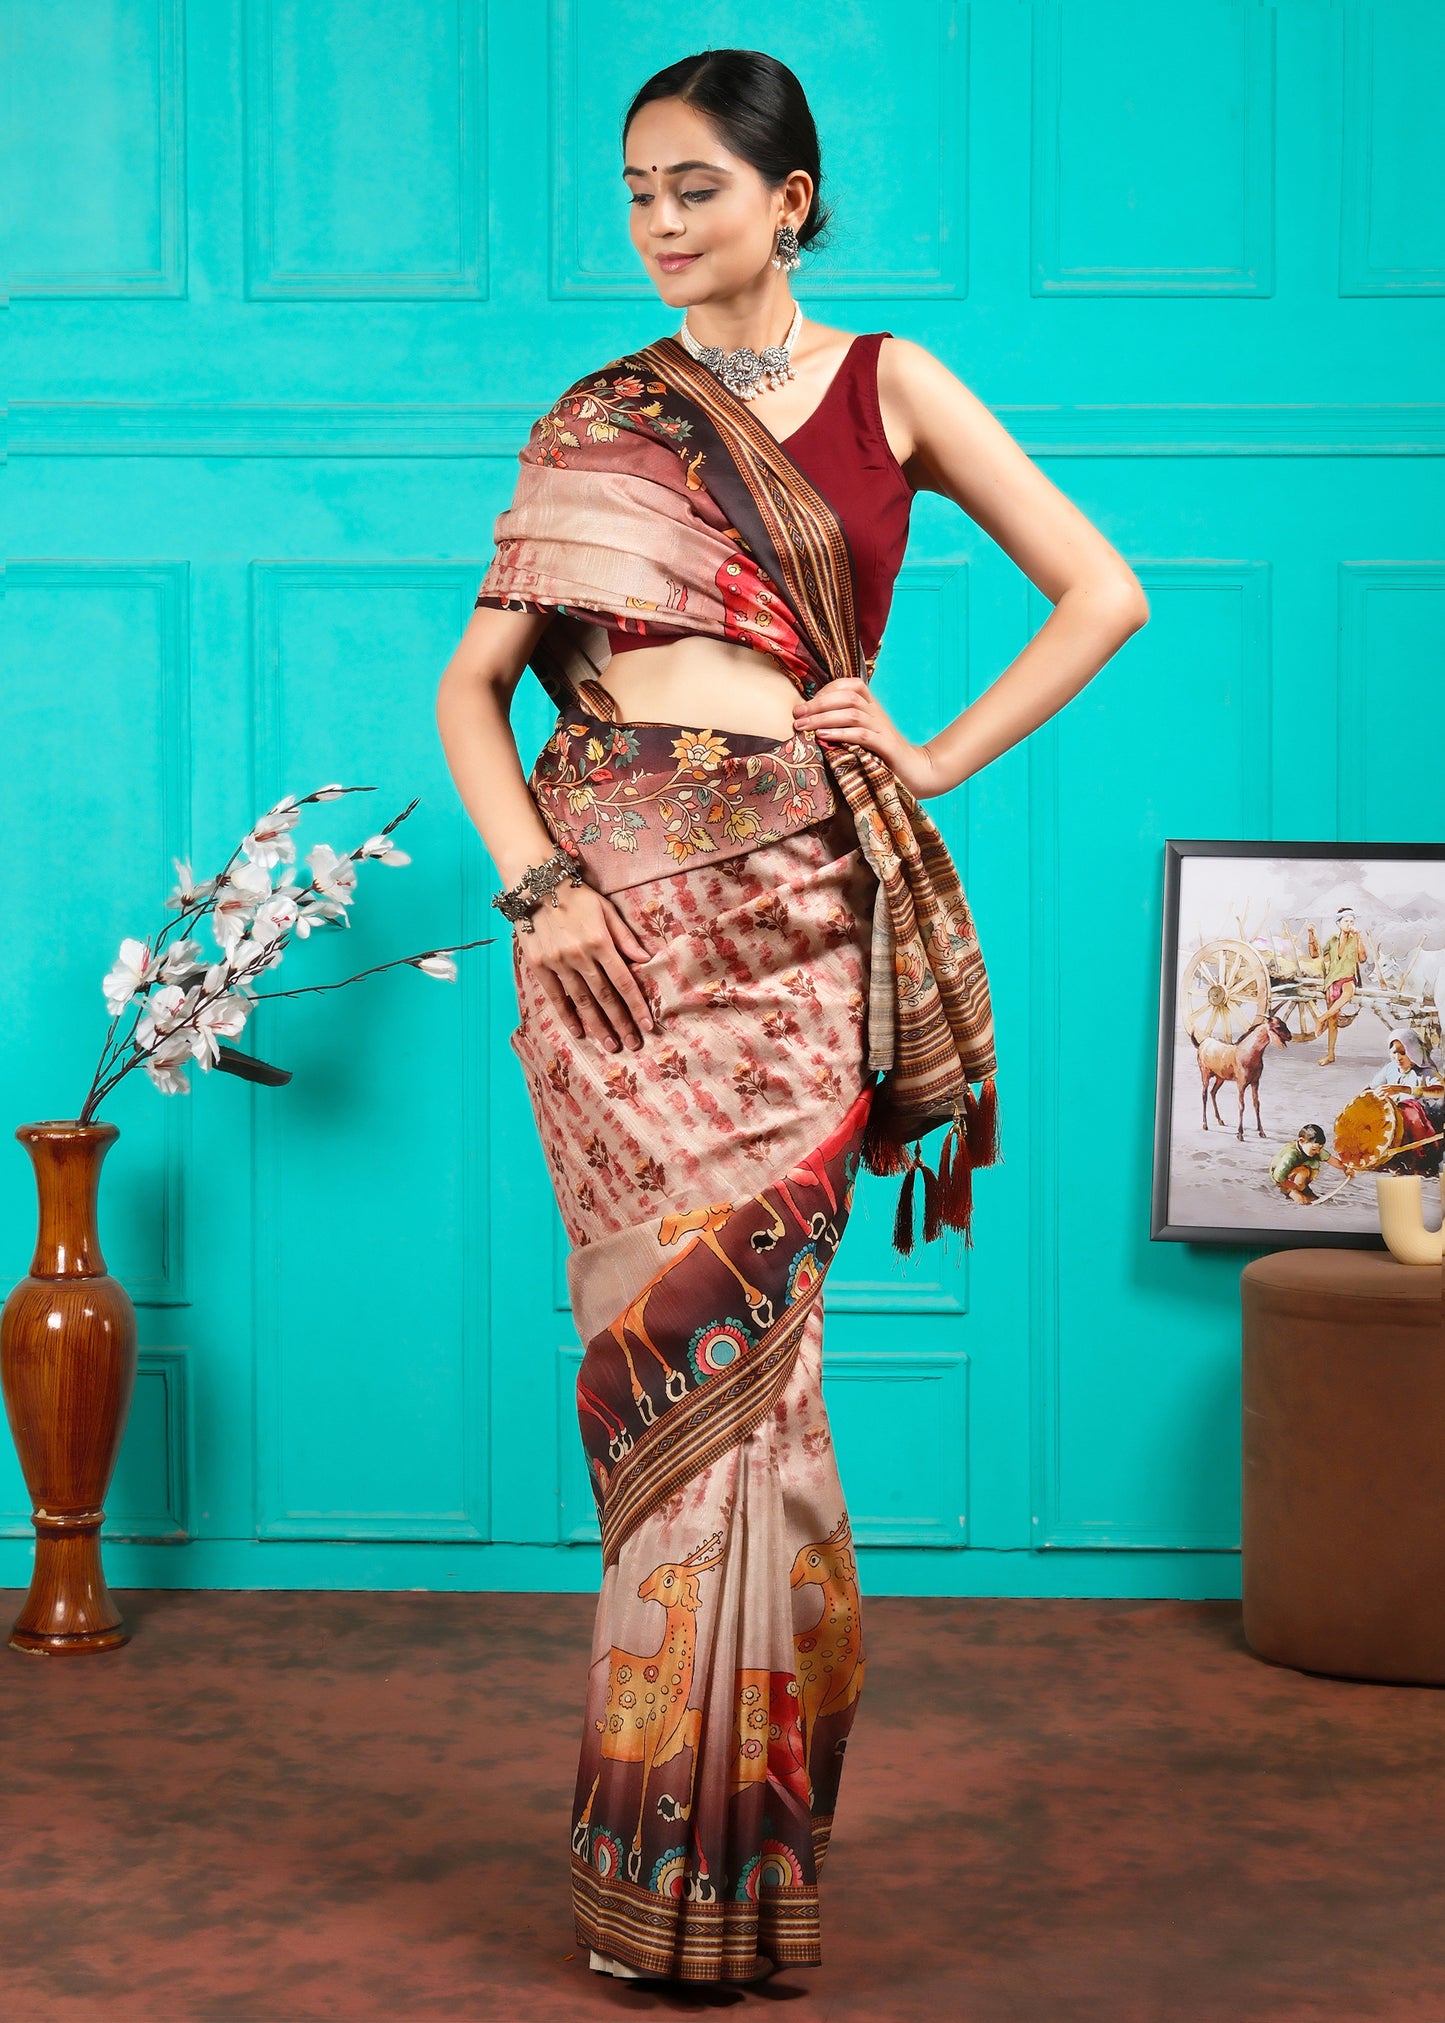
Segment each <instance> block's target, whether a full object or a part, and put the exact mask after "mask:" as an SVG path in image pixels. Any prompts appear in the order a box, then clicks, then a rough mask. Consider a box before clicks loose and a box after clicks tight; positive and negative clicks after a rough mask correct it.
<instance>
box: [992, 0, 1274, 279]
mask: <svg viewBox="0 0 1445 2023" xmlns="http://www.w3.org/2000/svg"><path fill="white" fill-rule="evenodd" d="M1117 11H1119V10H1117V9H1110V10H1107V12H1106V11H1104V10H1101V9H1100V8H1098V7H1097V6H1094V7H1085V8H1078V7H1071V6H1068V5H1067V4H1066V0H1033V10H1032V20H1033V79H1032V133H1033V162H1032V173H1031V179H1030V181H1031V212H1032V219H1031V232H1030V236H1031V239H1032V247H1033V254H1032V262H1031V265H1032V277H1033V279H1032V287H1033V293H1034V294H1035V295H1201V296H1215V295H1253V296H1267V295H1271V294H1273V292H1274V25H1275V22H1274V6H1273V4H1272V0H1248V4H1245V5H1244V6H1242V7H1235V8H1232V9H1230V10H1228V12H1229V18H1230V19H1231V21H1232V22H1237V24H1238V33H1239V36H1240V44H1239V59H1240V69H1239V76H1238V81H1237V107H1238V110H1237V118H1238V124H1239V144H1240V150H1241V153H1240V159H1239V182H1238V188H1237V191H1236V192H1234V193H1231V192H1229V191H1224V192H1221V193H1220V195H1219V198H1218V201H1219V202H1220V203H1223V202H1224V201H1226V200H1227V198H1228V197H1229V196H1230V195H1231V194H1233V195H1234V198H1235V201H1236V203H1237V207H1238V208H1237V213H1236V218H1235V222H1236V224H1237V228H1238V244H1239V257H1238V259H1237V260H1235V261H1232V262H1228V261H1209V260H1204V259H1192V260H1191V259H1190V258H1189V257H1188V254H1187V252H1186V251H1185V250H1183V249H1182V248H1181V252H1180V257H1179V258H1178V260H1177V261H1168V260H1159V261H1152V262H1149V263H1147V264H1145V263H1134V262H1131V261H1129V260H1128V259H1125V258H1120V259H1119V260H1117V261H1112V260H1099V259H1089V258H1086V257H1084V256H1083V255H1082V254H1079V253H1074V252H1073V251H1072V250H1071V247H1070V244H1069V240H1068V232H1067V227H1066V223H1065V219H1066V192H1067V198H1068V204H1070V205H1072V207H1073V209H1074V210H1075V211H1076V212H1077V210H1078V209H1079V207H1080V206H1081V204H1082V203H1083V202H1084V201H1085V200H1086V199H1087V196H1088V193H1089V192H1088V184H1087V176H1088V172H1089V169H1090V166H1091V164H1090V161H1089V157H1088V154H1087V152H1072V151H1069V149H1068V148H1067V143H1066V105H1065V89H1066V86H1069V85H1074V86H1075V87H1076V88H1077V89H1079V90H1080V92H1081V93H1082V94H1084V95H1085V96H1087V95H1088V93H1089V91H1090V88H1091V86H1090V79H1089V77H1088V76H1087V75H1079V74H1076V72H1075V71H1074V69H1072V68H1071V65H1070V62H1069V60H1068V59H1067V58H1066V55H1065V50H1064V34H1065V21H1066V18H1067V17H1073V18H1074V19H1075V20H1077V21H1079V22H1080V23H1083V24H1087V33H1088V35H1089V36H1090V38H1091V39H1094V40H1105V39H1107V38H1109V37H1110V36H1111V35H1112V37H1113V39H1114V42H1115V44H1116V46H1119V45H1120V42H1121V38H1122V39H1123V41H1124V42H1125V43H1127V42H1128V41H1129V40H1131V39H1132V35H1131V30H1130V26H1129V24H1130V23H1131V22H1133V21H1134V20H1135V19H1136V17H1135V16H1133V15H1132V14H1131V13H1130V12H1129V10H1123V12H1124V19H1123V20H1121V21H1118V22H1111V21H1110V20H1109V19H1108V13H1111V12H1117ZM1195 11H1197V10H1195ZM1223 11H1224V10H1220V12H1221V13H1222V12H1223ZM1143 18H1145V10H1140V12H1139V15H1138V17H1137V19H1139V20H1142V19H1143ZM1151 32H1154V33H1157V34H1159V35H1161V36H1162V35H1164V34H1165V33H1172V36H1173V37H1174V40H1175V47H1176V49H1178V48H1180V47H1182V46H1183V45H1184V44H1185V41H1186V37H1187V34H1188V32H1189V29H1188V25H1187V24H1186V23H1185V22H1183V21H1179V20H1176V19H1175V17H1174V16H1173V15H1172V14H1171V13H1170V11H1169V10H1167V9H1163V10H1154V15H1153V21H1152V23H1151ZM1194 33H1196V34H1198V33H1200V30H1199V28H1198V26H1197V25H1196V26H1195V28H1194ZM1123 53H1129V52H1128V51H1127V49H1125V50H1124V52H1123ZM1110 68H1111V69H1112V66H1110ZM1158 68H1159V72H1160V74H1159V75H1157V76H1155V77H1152V78H1150V79H1149V83H1150V85H1151V86H1157V88H1158V89H1159V90H1161V91H1163V90H1167V89H1169V88H1170V86H1171V85H1172V86H1173V87H1174V88H1176V89H1179V88H1181V80H1180V79H1179V77H1178V75H1177V73H1176V72H1175V70H1174V69H1173V68H1172V67H1170V68H1168V69H1167V70H1166V67H1165V66H1163V65H1161V66H1159V67H1158ZM1195 88H1196V89H1197V88H1198V86H1197V84H1196V86H1195ZM1230 110H1231V112H1233V107H1231V108H1230ZM1189 160H1190V156H1189V152H1188V149H1187V145H1186V144H1185V143H1184V142H1183V141H1182V140H1181V137H1180V136H1179V135H1178V134H1171V136H1170V145H1169V150H1168V154H1167V156H1165V157H1164V158H1163V159H1158V158H1156V159H1155V160H1153V161H1147V160H1142V161H1140V162H1139V163H1138V164H1137V170H1136V174H1137V178H1138V180H1139V181H1141V182H1143V183H1145V184H1147V185H1149V186H1151V187H1152V186H1153V185H1154V184H1156V183H1157V182H1159V181H1160V180H1161V178H1162V177H1163V176H1164V175H1166V174H1168V173H1169V172H1171V171H1172V172H1175V173H1178V174H1183V173H1184V172H1185V169H1186V165H1187V164H1188V162H1189ZM1183 187H1184V186H1183V185H1181V190H1182V189H1183ZM1180 209H1181V210H1182V209H1183V206H1180ZM1178 229H1179V230H1180V232H1181V234H1182V232H1183V231H1184V229H1185V228H1184V224H1183V222H1182V221H1181V222H1180V224H1179V227H1178Z"/></svg>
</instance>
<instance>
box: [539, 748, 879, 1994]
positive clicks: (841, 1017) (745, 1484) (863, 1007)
mask: <svg viewBox="0 0 1445 2023" xmlns="http://www.w3.org/2000/svg"><path fill="white" fill-rule="evenodd" d="M572 715H573V716H574V718H577V719H578V720H577V721H575V722H574V723H573V725H572V730H573V731H574V732H575V733H576V734H577V735H578V737H579V738H580V739H581V744H580V746H579V749H581V750H582V751H583V752H584V753H590V754H592V756H590V757H584V758H583V760H582V761H581V763H580V764H574V763H570V762H569V764H568V766H567V767H566V768H565V769H564V774H565V776H564V775H562V774H558V773H557V771H556V769H555V767H554V768H553V769H552V770H551V771H550V772H549V764H548V763H547V762H546V755H544V759H543V760H539V763H538V766H537V767H535V768H534V770H533V776H532V786H533V791H534V794H535V795H536V796H537V799H538V804H539V806H541V807H542V808H543V811H544V813H545V814H546V815H547V817H548V820H549V825H551V826H554V828H561V827H563V826H570V829H571V833H572V836H573V840H574V842H576V844H577V847H578V850H579V854H580V855H581V857H582V858H583V860H584V863H585V865H586V867H587V870H588V874H589V878H590V880H591V882H593V883H595V884H596V885H597V886H598V887H599V889H603V890H606V891H608V893H609V895H610V897H611V899H612V901H613V903H614V904H615V905H616V906H617V907H618V909H619V910H620V911H621V913H622V914H623V916H624V918H625V919H626V920H627V922H628V924H629V926H630V927H631V928H632V930H633V932H634V933H635V934H636V935H637V936H638V939H639V940H640V941H641V942H642V943H643V945H644V947H646V948H647V950H648V959H647V961H646V962H644V963H641V964H638V965H636V966H635V967H634V970H633V974H634V976H635V978H636V980H637V982H638V984H639V987H640V988H641V989H642V990H643V992H644V994H645V995H646V997H647V998H648V1001H649V1003H650V1004H651V1006H652V1008H653V1010H654V1014H655V1016H656V1018H657V1027H656V1030H654V1031H650V1032H647V1033H645V1035H644V1044H643V1046H642V1048H641V1049H640V1050H626V1049H623V1050H620V1051H618V1052H617V1053H607V1052H604V1051H599V1050H598V1049H597V1048H596V1047H594V1046H592V1045H591V1044H589V1043H587V1042H585V1041H574V1040H573V1039H572V1038H571V1036H570V1035H569V1034H568V1032H567V1031H566V1028H565V1027H564V1026H563V1025H562V1024H561V1022H560V1021H559V1020H558V1018H557V1016H556V1014H555V1011H554V1009H553V1007H552V1005H551V1002H550V1000H549V999H548V998H547V996H546V993H545V992H544V991H543V989H542V988H541V984H540V981H539V979H538V976H537V973H536V972H535V971H534V970H533V969H532V968H531V965H530V964H529V963H527V962H526V960H525V959H524V957H523V956H522V955H521V952H520V949H519V950H518V952H517V954H516V960H515V975H516V982H517V992H518V1004H519V1021H518V1025H517V1028H516V1030H515V1032H514V1033H513V1035H512V1046H513V1050H514V1052H515V1053H516V1055H517V1057H518V1059H519V1061H520V1063H521V1065H522V1069H523V1073H524V1075H525V1077H526V1082H527V1087H528V1092H529V1095H530V1097H531V1101H532V1105H533V1110H534V1113H535V1116H536V1119H537V1124H538V1130H539V1135H540V1138H541V1143H542V1147H543V1151H544V1155H545V1157H546V1160H547V1164H548V1169H549V1172H550V1175H551V1178H552V1182H553V1186H554V1188H555V1191H556V1195H557V1201H558V1205H559V1209H560V1211H561V1214H562V1218H563V1221H564V1224H565V1227H566V1230H567V1234H568V1237H569V1240H570V1242H571V1245H572V1249H571V1254H570V1257H569V1260H568V1284H569V1290H570V1293H571V1298H572V1308H573V1315H574V1319H575V1321H576V1325H577V1331H578V1336H579V1339H580V1341H581V1343H582V1346H583V1356H582V1361H581V1365H580V1368H579V1371H578V1380H577V1404H578V1415H579V1426H580V1430H581V1435H582V1441H583V1446H584V1450H585V1453H586V1456H587V1462H588V1469H589V1475H590V1479H591V1483H592V1488H593V1494H594V1497H595V1499H596V1504H597V1511H598V1518H599V1523H600V1527H601V1533H602V1541H603V1566H604V1571H603V1579H602V1587H601V1593H600V1595H599V1598H598V1606H597V1614H596V1619H595V1625H594V1633H593V1638H592V1649H591V1666H590V1670H589V1674H588V1687H587V1696H586V1711H585V1716H584V1723H583V1736H582V1746H581V1751H580V1756H579V1762H578V1772H577V1782H576V1791H575V1799H574V1805H573V1817H572V1884H573V1902H574V1911H575V1919H576V1929H577V1936H578V1940H579V1942H580V1943H581V1944H583V1945H585V1946H587V1947H589V1948H595V1949H596V1950H597V1951H599V1952H602V1953H605V1954H608V1955H610V1956H611V1957H612V1958H614V1959H617V1960H620V1961H622V1962H624V1963H625V1964H626V1965H628V1966H631V1967H634V1968H636V1969H638V1970H640V1971H643V1972H654V1973H664V1974H670V1975H676V1976H678V1977H679V1978H682V1979H688V1980H721V1981H746V1980H750V1979H753V1978H755V1977H756V1976H758V1975H759V1974H760V1973H762V1972H765V1971H766V1970H767V1965H768V1963H769V1962H770V1961H777V1962H787V1963H790V1964H799V1965H801V1964H808V1963H812V1962H816V1961H818V1960H819V1959H820V1958H821V1943H820V1924H819V1909H818V1877H819V1871H820V1868H821V1865H822V1862H823V1857H824V1854H825V1853H826V1850H827V1846H828V1841H829V1835H830V1833H831V1830H832V1823H833V1817H834V1811H835V1806H836V1801H837V1791H838V1781H839V1773H840V1770H841V1765H842V1758H843V1753H844V1750H845V1747H846V1744H847V1739H848V1733H849V1730H850V1728H851V1725H852V1721H853V1717H854V1712H855V1709H856V1706H857V1700H858V1693H859V1689H860V1687H861V1685H862V1681H863V1672H864V1651H863V1641H862V1628H861V1621H860V1609H859V1598H858V1585H857V1573H856V1565H855V1559H854V1553H853V1548H852V1539H851V1535H850V1530H849V1524H848V1515H847V1510H846V1506H845V1502H844V1497H843V1491H842V1487H841V1484H840V1481H839V1477H838V1470H837V1465H836V1461H835V1458H834V1454H833V1445H832V1437H831V1434H830V1431H829V1426H828V1417H827V1411H826V1408H825V1404H824V1400H823V1392H822V1339H823V1308H822V1293H823V1286H824V1280H825V1276H826V1273H827V1270H828V1267H829V1265H830V1264H831V1262H832V1259H833V1257H834V1255H835V1253H836V1251H837V1248H838V1245H839V1243H840V1242H841V1240H842V1237H843V1232H844V1229H845V1227H846V1224H847V1219H848V1213H849V1209H850V1207H851V1203H852V1197H853V1186H854V1179H855V1175H856V1172H857V1169H858V1166H859V1163H860V1148H861V1145H862V1140H863V1134H864V1130H865V1128H866V1125H867V1121H868V1114H869V1108H870V1104H871V1100H872V1094H873V1086H874V1074H873V1072H872V1071H871V1070H870V1069H869V1068H868V1067H867V1065H866V1063H867V1043H866V1025H867V1008H868V994H869V964H870V949H871V932H872V919H873V902H874V896H875V892H876V877H875V874H874V872H873V871H872V869H871V868H870V866H869V865H868V863H867V862H866V860H865V858H864V856H863V853H862V850H861V847H860V845H859V841H858V836H857V830H856V825H855V823H854V822H853V819H852V817H851V815H850V813H849V811H848V809H847V808H846V807H841V806H836V805H832V799H831V795H828V796H827V797H826V802H824V803H821V804H820V803H818V802H814V801H810V799H809V796H808V791H807V790H806V789H807V781H808V779H809V778H810V777H811V771H810V766H811V759H812V758H816V756H817V752H816V745H813V746H812V749H811V753H810V754H809V753H804V752H800V750H799V747H800V745H801V744H802V743H803V741H802V740H799V739H792V740H787V741H781V742H780V741H771V740H767V739H763V738H757V737H741V736H734V735H733V734H730V733H722V734H721V735H720V736H719V737H716V738H713V739H712V741H711V744H710V746H708V747H707V752H708V757H707V759H706V760H705V761H704V762H703V763H702V764H701V765H700V766H699V768H698V775H699V779H700V780H702V781H703V784H704V786H705V787H707V788H708V789H709V790H711V788H712V787H715V786H716V785H717V782H718V781H719V779H721V778H723V777H724V776H725V774H726V768H727V767H728V766H729V765H734V766H736V767H738V768H742V767H743V766H744V765H745V764H752V762H753V761H757V762H758V763H757V764H754V765H752V771H751V772H750V773H749V774H748V775H747V778H748V779H749V780H750V781H751V782H753V783H757V782H759V781H761V783H762V788H761V789H760V791H761V790H765V791H766V792H767V793H768V794H769V796H772V797H774V798H775V800H776V803H777V808H778V819H777V820H776V821H772V822H770V823H768V824H766V825H765V824H763V823H761V822H758V823H754V822H752V821H741V822H737V823H735V824H734V825H733V828H734V833H731V834H729V833H727V831H726V829H725V827H724V823H723V818H722V817H718V818H717V819H716V820H712V819H711V818H709V817H708V816H707V814H706V812H705V811H704V815H703V821H702V826H701V829H700V830H699V827H698V825H697V824H694V825H693V826H692V827H691V828H690V829H688V830H687V831H686V833H685V835H682V834H681V832H679V835H680V838H681V839H680V840H679V841H678V842H677V843H676V855H677V859H678V861H677V866H676V868H675V869H671V870H665V869H661V868H660V866H659V864H658V862H657V861H656V853H654V854H653V855H652V856H651V857H649V856H648V854H647V853H646V851H642V852H639V853H638V857H637V860H636V862H635V863H631V862H629V863H628V864H622V863H621V860H622V859H623V858H624V857H629V858H630V850H629V846H627V845H626V844H625V843H624V844H623V845H614V844H613V843H612V841H611V837H612V835H613V834H614V833H616V831H615V828H614V827H613V826H611V825H609V824H608V823H607V822H606V821H603V820H599V819H598V813H599V809H598V801H597V799H596V796H597V795H600V794H601V793H602V791H603V781H602V779H600V778H599V777H598V776H599V775H603V776H605V775H607V774H608V772H609V768H608V767H607V766H606V764H605V763H604V761H605V760H607V759H608V758H609V757H611V756H612V746H611V744H610V743H609V737H611V736H612V735H614V734H615V733H616V732H620V733H621V734H622V735H623V736H624V737H625V739H626V741H627V746H628V753H629V758H630V759H631V761H632V764H631V768H630V770H629V773H628V779H629V781H630V782H631V787H632V790H633V791H635V792H640V793H642V794H643V795H644V797H645V795H646V792H647V783H648V781H649V780H654V779H666V778H668V777H670V778H671V781H672V784H671V785H670V786H669V787H668V789H667V791H668V793H669V795H673V796H675V794H676V762H675V759H674V756H673V755H674V753H675V752H676V750H677V749H678V747H677V746H676V744H675V743H674V742H673V741H674V740H676V739H677V738H678V737H682V738H683V739H684V740H686V739H687V738H689V737H691V738H692V739H694V740H699V739H703V738H706V737H707V736H708V734H707V733H688V732H684V731H682V729H681V727H679V726H672V725H624V726H619V727H613V726H606V727H603V726H599V725H596V724H595V723H591V722H589V721H587V720H586V717H585V713H579V712H573V713H572ZM559 728H560V729H563V730H565V726H564V725H563V724H562V720H560V719H559ZM604 728H605V730H606V731H607V733H608V735H607V736H604V735H602V734H601V733H602V731H603V730H604ZM583 733H585V734H586V735H585V737H583V735H582V734H583ZM558 749H559V747H556V746H550V745H549V751H550V752H551V755H552V759H553V760H555V758H556V754H557V750H558ZM683 749H684V750H687V749H690V748H689V747H686V745H684V747H683ZM794 760H797V761H799V764H798V766H797V769H796V772H795V773H794V774H793V775H790V774H789V770H788V768H789V763H790V761H794ZM739 777H741V773H740V775H739ZM777 781H781V787H778V786H777V785H776V784H775V783H776V782H777ZM665 805H672V803H671V802H670V801H669V802H667V803H665ZM729 805H730V806H731V805H735V804H731V803H730V804H729ZM820 805H825V806H826V808H827V811H826V812H822V813H820V812H819V806H820ZM580 839H585V840H580Z"/></svg>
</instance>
